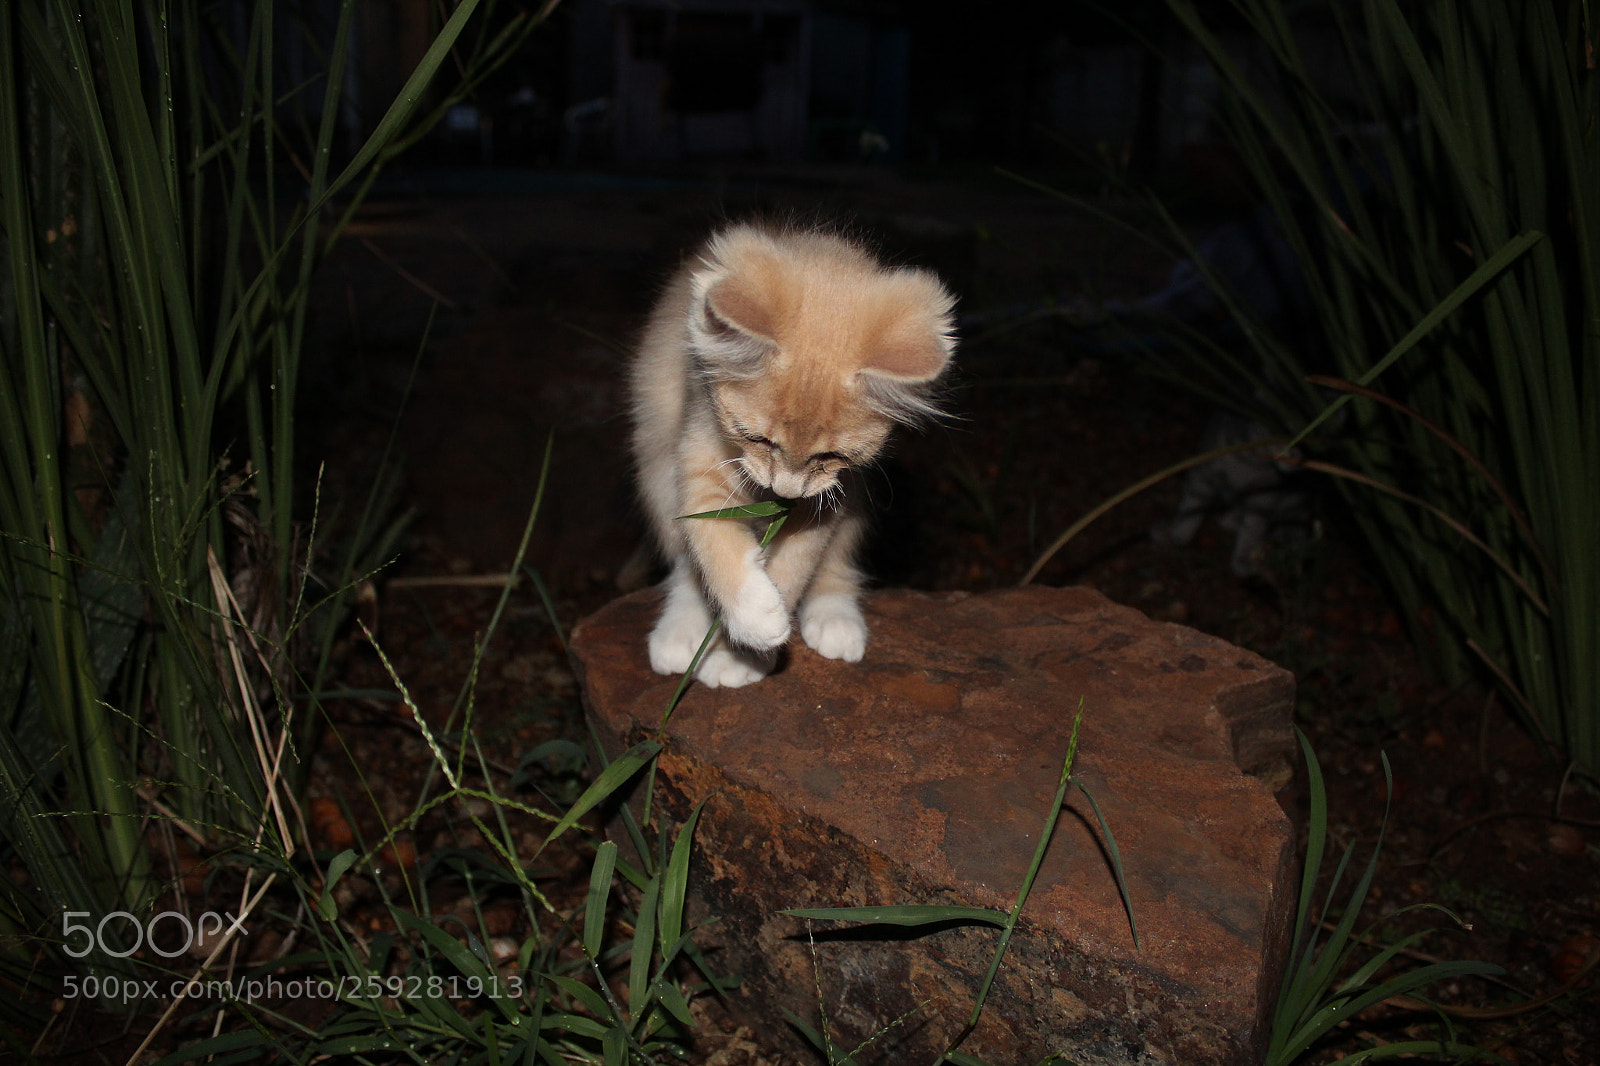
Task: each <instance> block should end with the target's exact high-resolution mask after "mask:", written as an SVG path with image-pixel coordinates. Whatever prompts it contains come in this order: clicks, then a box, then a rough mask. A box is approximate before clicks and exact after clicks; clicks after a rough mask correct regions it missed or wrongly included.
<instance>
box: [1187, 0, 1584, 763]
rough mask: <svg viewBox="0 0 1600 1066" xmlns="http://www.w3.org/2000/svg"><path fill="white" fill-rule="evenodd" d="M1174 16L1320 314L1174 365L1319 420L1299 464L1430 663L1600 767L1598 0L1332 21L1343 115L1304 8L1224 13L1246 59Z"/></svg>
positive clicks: (1365, 12) (1396, 12)
mask: <svg viewBox="0 0 1600 1066" xmlns="http://www.w3.org/2000/svg"><path fill="white" fill-rule="evenodd" d="M1170 6H1171V8H1172V9H1173V11H1174V12H1175V13H1176V14H1177V16H1178V17H1179V19H1180V20H1181V21H1182V22H1183V23H1184V25H1185V26H1186V27H1187V29H1188V30H1189V31H1190V32H1191V34H1192V35H1193V37H1194V39H1195V40H1196V41H1197V42H1198V43H1199V44H1200V46H1201V47H1202V49H1203V50H1204V52H1205V53H1206V55H1207V56H1208V57H1209V58H1210V60H1211V62H1212V64H1213V66H1214V68H1215V69H1216V71H1217V72H1218V74H1219V77H1220V82H1221V84H1222V85H1223V87H1224V89H1225V100H1224V103H1225V112H1224V114H1223V116H1222V117H1223V118H1224V120H1225V122H1226V128H1227V130H1228V133H1229V135H1230V137H1231V139H1232V142H1233V144H1234V146H1235V147H1236V148H1237V150H1238V152H1239V154H1240V157H1241V158H1242V160H1243V161H1244V163H1245V164H1246V166H1247V167H1248V169H1249V172H1250V174H1251V176H1252V178H1253V179H1254V181H1255V183H1256V185H1257V186H1258V188H1259V189H1260V190H1261V192H1262V194H1263V195H1264V197H1265V198H1266V200H1267V202H1268V203H1269V205H1270V206H1271V208H1272V211H1273V213H1274V215H1275V217H1276V220H1277V222H1278V225H1279V227H1280V230H1281V232H1282V235H1283V237H1284V239H1285V240H1286V241H1287V243H1288V245H1289V247H1290V248H1291V249H1292V250H1293V254H1294V257H1295V260H1296V262H1297V264H1298V265H1299V268H1300V270H1301V272H1302V273H1303V275H1304V278H1305V282H1306V286H1307V291H1308V293H1309V297H1310V300H1311V302H1312V322H1313V323H1314V324H1311V325H1306V324H1304V323H1302V326H1304V328H1302V329H1300V330H1298V331H1297V332H1296V333H1295V334H1294V335H1293V336H1278V335H1274V334H1273V333H1272V332H1271V330H1270V329H1267V328H1265V326H1264V325H1263V324H1260V323H1249V324H1248V325H1247V328H1246V329H1245V330H1244V335H1245V337H1246V338H1247V343H1246V344H1245V345H1244V346H1243V349H1242V350H1232V349H1229V348H1228V347H1226V346H1222V345H1216V344H1210V343H1207V342H1205V341H1204V340H1203V339H1200V338H1190V341H1191V345H1190V352H1191V354H1192V355H1195V356H1198V358H1192V359H1188V360H1186V361H1184V362H1183V364H1182V365H1181V367H1179V368H1178V369H1179V371H1180V373H1181V375H1182V376H1183V377H1184V379H1185V380H1187V381H1188V382H1189V383H1190V384H1191V385H1192V386H1193V387H1195V388H1197V389H1199V390H1200V391H1202V392H1204V393H1206V394H1208V395H1211V396H1213V397H1214V398H1217V399H1218V400H1219V401H1221V402H1224V403H1229V404H1231V405H1233V406H1241V405H1242V406H1246V407H1252V406H1253V409H1252V410H1250V411H1249V412H1248V413H1250V414H1251V415H1253V416H1255V417H1257V418H1259V419H1261V420H1262V421H1263V422H1264V423H1265V424H1267V425H1269V426H1272V427H1274V428H1277V429H1279V430H1284V431H1288V433H1290V434H1292V433H1294V432H1295V431H1296V430H1297V429H1299V428H1300V427H1306V430H1305V431H1303V432H1302V436H1303V437H1304V439H1305V444H1306V446H1307V449H1308V451H1309V452H1310V454H1311V455H1312V456H1313V458H1312V460H1311V461H1310V462H1308V463H1307V464H1306V465H1307V466H1310V467H1311V468H1313V469H1317V470H1320V471H1322V472H1324V473H1327V474H1329V475H1331V476H1332V477H1333V478H1334V483H1335V484H1336V485H1337V486H1338V489H1339V491H1340V493H1341V494H1342V495H1343V497H1344V499H1345V501H1346V502H1347V503H1348V504H1349V509H1350V512H1351V513H1352V514H1353V515H1354V517H1355V520H1356V522H1357V523H1358V525H1359V528H1360V530H1361V533H1362V535H1363V537H1364V539H1365V541H1366V543H1367V545H1368V546H1369V547H1370V548H1371V551H1372V555H1373V557H1374V558H1376V559H1377V560H1378V563H1379V565H1380V566H1381V567H1382V569H1383V572H1384V574H1385V576H1386V578H1387V580H1388V582H1389V583H1390V585H1391V586H1392V588H1393V589H1394V591H1395V594H1396V595H1397V597H1398V599H1399V600H1400V602H1401V603H1402V605H1403V606H1404V608H1405V615H1406V617H1407V619H1408V620H1409V622H1410V624H1411V625H1412V627H1413V631H1414V634H1415V637H1416V643H1417V645H1418V646H1419V647H1420V648H1422V649H1424V650H1425V651H1427V652H1430V653H1432V654H1435V655H1436V656H1437V657H1438V660H1439V663H1440V665H1441V666H1442V667H1443V669H1444V670H1445V671H1446V672H1447V674H1448V675H1450V676H1451V677H1461V676H1465V675H1467V674H1468V673H1471V672H1473V671H1474V670H1477V671H1480V672H1482V674H1483V675H1484V676H1485V677H1487V678H1488V679H1489V680H1491V681H1492V682H1493V683H1494V684H1497V685H1498V686H1499V687H1500V689H1501V691H1502V692H1504V693H1505V695H1506V697H1507V698H1508V701H1509V702H1510V703H1511V704H1512V705H1513V706H1514V707H1516V708H1517V709H1518V710H1519V711H1521V712H1522V713H1523V714H1524V716H1525V718H1526V720H1527V721H1528V722H1529V723H1530V724H1531V725H1532V727H1533V728H1534V730H1535V731H1536V732H1537V733H1538V734H1539V735H1540V736H1541V737H1543V738H1544V739H1545V740H1546V741H1547V742H1548V743H1549V744H1550V745H1551V746H1552V747H1553V748H1555V749H1558V750H1560V751H1562V752H1564V753H1565V754H1566V756H1567V757H1568V758H1570V759H1571V760H1572V761H1573V762H1574V763H1576V764H1577V766H1578V767H1579V768H1581V769H1582V770H1583V771H1585V772H1586V773H1588V774H1590V775H1595V774H1600V553H1596V551H1595V530H1596V529H1600V373H1597V372H1596V368H1597V367H1600V216H1597V214H1596V208H1597V201H1596V199H1595V195H1594V190H1595V189H1596V188H1600V137H1597V136H1596V128H1597V122H1600V71H1597V70H1596V69H1595V67H1594V63H1593V55H1594V35H1593V25H1592V23H1591V21H1590V12H1589V6H1588V4H1587V3H1585V2H1584V0H1562V2H1558V3H1554V4H1504V3H1500V2H1498V0H1469V2H1464V3H1463V2H1457V0H1428V2H1424V3H1418V4H1409V5H1401V4H1399V3H1397V2H1395V0H1365V2H1363V3H1361V4H1359V5H1346V4H1333V5H1328V7H1327V8H1326V10H1327V12H1329V13H1331V14H1332V15H1333V16H1334V21H1333V25H1334V26H1335V28H1336V29H1337V31H1338V33H1339V34H1340V35H1341V39H1342V41H1343V45H1344V48H1343V58H1344V61H1345V64H1346V68H1347V71H1348V74H1349V77H1350V79H1351V80H1352V82H1353V84H1352V86H1351V87H1350V91H1348V92H1344V93H1342V94H1341V98H1340V99H1338V100H1337V101H1336V100H1334V99H1333V98H1331V95H1330V94H1329V93H1327V92H1326V91H1325V90H1324V89H1323V88H1322V87H1320V86H1319V83H1318V79H1317V77H1316V76H1315V75H1316V71H1315V70H1314V69H1313V65H1312V64H1311V63H1310V62H1309V61H1308V58H1307V55H1308V53H1307V51H1306V50H1305V38H1304V37H1303V36H1302V35H1301V33H1300V29H1299V27H1298V26H1297V23H1296V21H1295V19H1294V18H1292V17H1291V12H1290V10H1289V7H1290V5H1287V4H1284V3H1281V2H1279V0H1234V4H1233V6H1234V8H1235V9H1236V12H1237V14H1238V16H1239V17H1240V18H1242V20H1243V21H1244V23H1245V25H1246V26H1247V27H1248V29H1249V31H1250V33H1251V34H1252V35H1253V37H1254V41H1253V42H1252V43H1251V44H1250V46H1249V49H1250V51H1249V56H1250V61H1249V62H1246V61H1245V60H1244V58H1243V56H1242V54H1241V53H1240V52H1239V51H1238V50H1237V49H1230V48H1229V47H1227V46H1226V45H1225V44H1224V42H1223V40H1222V39H1221V38H1220V37H1219V36H1218V35H1217V34H1216V32H1214V31H1213V29H1212V28H1211V26H1210V24H1209V23H1208V21H1207V19H1206V18H1205V17H1203V16H1202V14H1201V9H1200V7H1198V6H1197V5H1195V4H1193V3H1190V2H1188V0H1171V4H1170ZM1325 25H1326V24H1325ZM1324 32H1325V33H1326V32H1327V31H1326V30H1324ZM1202 266H1203V264H1202ZM1219 289H1221V290H1222V294H1223V299H1224V301H1225V302H1226V303H1227V304H1228V307H1229V309H1230V311H1232V312H1233V313H1234V314H1235V315H1236V316H1239V317H1240V319H1241V321H1244V320H1246V319H1247V316H1245V315H1244V313H1243V312H1242V309H1241V308H1240V307H1239V306H1238V305H1237V303H1236V302H1235V301H1234V299H1233V297H1232V295H1231V294H1229V293H1227V292H1226V290H1225V287H1222V286H1220V284H1219ZM1241 380H1244V381H1248V382H1251V383H1252V384H1253V385H1254V391H1253V395H1251V394H1249V393H1248V392H1247V390H1241V389H1239V388H1238V387H1237V383H1238V382H1239V381H1241ZM1325 390H1333V391H1335V392H1337V393H1338V394H1339V396H1338V399H1337V400H1336V401H1335V402H1334V404H1333V405H1332V407H1331V408H1330V407H1329V404H1328V392H1327V391H1325ZM1333 408H1339V409H1341V410H1340V411H1339V417H1338V418H1331V417H1329V414H1330V413H1331V412H1332V409H1333ZM1325 409H1326V410H1325ZM1307 434H1309V435H1307Z"/></svg>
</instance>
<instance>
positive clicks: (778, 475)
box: [772, 468, 806, 500]
mask: <svg viewBox="0 0 1600 1066" xmlns="http://www.w3.org/2000/svg"><path fill="white" fill-rule="evenodd" d="M772 491H773V492H776V493H777V494H778V495H779V496H783V497H785V498H787V499H791V500H795V499H799V498H800V497H801V496H804V495H805V494H806V475H805V471H803V470H802V471H794V470H784V469H781V468H780V469H777V470H774V471H773V472H772Z"/></svg>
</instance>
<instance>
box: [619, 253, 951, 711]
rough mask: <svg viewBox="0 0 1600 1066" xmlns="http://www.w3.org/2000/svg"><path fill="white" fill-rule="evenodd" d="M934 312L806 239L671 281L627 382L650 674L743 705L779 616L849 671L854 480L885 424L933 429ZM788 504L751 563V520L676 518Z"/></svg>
mask: <svg viewBox="0 0 1600 1066" xmlns="http://www.w3.org/2000/svg"><path fill="white" fill-rule="evenodd" d="M952 305H953V300H952V299H951V297H950V295H949V293H947V292H946V291H945V289H944V287H943V286H942V285H941V284H940V283H939V281H938V279H937V278H935V277H934V276H933V275H931V274H929V273H927V272H925V271H921V270H912V269H891V268H887V267H884V266H882V265H880V264H879V263H878V262H877V261H876V260H875V259H874V258H873V257H872V256H871V255H870V254H868V253H867V252H866V251H865V250H863V249H862V248H861V247H860V246H858V245H856V244H855V243H853V242H851V241H848V240H845V239H843V238H841V237H839V236H836V235H833V234H831V233H826V232H821V231H817V230H778V229H770V228H763V227H758V226H753V225H748V224H741V225H733V226H729V227H726V228H724V229H722V230H721V231H720V232H718V233H716V234H715V235H714V236H712V238H711V239H710V240H709V241H708V242H707V243H706V244H705V246H704V247H702V248H701V249H700V251H699V253H698V254H697V255H695V256H693V257H692V258H691V259H690V260H689V261H688V262H687V263H685V265H684V266H683V267H682V268H681V269H680V270H679V271H678V273H677V275H676V276H675V277H674V278H673V279H672V280H671V282H669V283H668V285H667V288H666V290H665V292H664V293H663V294H662V296H661V299H660V301H659V302H658V303H657V305H656V307H655V310H654V311H653V312H652V314H651V316H650V320H649V323H648V324H647V326H646V328H645V332H644V336H643V338H642V340H641V342H640V345H639V351H638V355H637V357H636V358H635V360H634V363H633V368H632V377H631V388H632V402H633V415H634V433H633V448H634V456H635V460H636V462H637V467H638V478H639V489H640V494H641V496H642V497H643V500H644V504H645V508H646V510H647V511H648V513H649V517H650V522H651V525H652V527H653V529H654V532H655V534H656V538H657V541H658V543H659V545H660V547H661V550H662V553H663V555H664V556H665V557H666V560H667V562H668V563H670V564H671V567H672V572H671V575H670V576H669V577H668V578H667V581H666V585H665V589H666V603H665V606H664V608H663V611H662V615H661V618H660V620H659V621H658V622H657V623H656V627H655V629H654V631H653V632H652V633H651V634H650V665H651V667H652V668H653V669H654V670H655V671H656V672H657V673H663V674H671V673H682V672H684V671H685V670H687V669H688V668H689V664H690V662H691V661H692V660H693V658H694V654H695V652H696V650H697V649H698V648H699V646H700V642H701V640H702V639H704V637H705V634H706V631H707V629H708V628H709V627H710V626H711V622H712V608H713V607H715V608H716V609H718V610H720V612H721V614H722V618H723V623H724V627H723V636H722V637H720V638H719V639H718V641H717V643H716V644H715V645H714V646H713V648H712V649H711V650H710V651H709V652H708V653H707V654H706V657H705V659H704V660H702V662H701V664H700V667H699V670H698V671H697V676H698V677H699V679H700V681H702V682H703V683H705V684H706V685H710V686H713V687H715V686H719V685H724V686H735V685H747V684H749V683H750V682H752V681H756V680H758V679H760V678H761V677H763V676H765V675H766V673H767V672H768V671H769V670H770V669H771V668H772V665H773V663H774V661H775V659H776V656H777V651H778V649H779V648H780V647H781V646H782V645H783V644H784V642H785V641H787V640H788V638H789V633H790V628H791V615H792V616H793V618H794V619H795V620H797V621H798V622H799V628H800V635H801V637H802V638H804V640H805V642H806V643H807V644H808V645H810V646H811V647H812V648H813V649H814V650H816V651H817V652H819V653H821V654H822V655H826V656H828V657H829V658H833V659H843V660H845V661H847V662H857V661H859V660H860V659H861V656H862V653H863V652H864V651H865V648H866V642H867V627H866V622H865V621H864V620H863V619H862V617H861V611H860V609H859V607H858V606H857V602H856V601H857V598H858V595H859V592H860V583H861V574H860V572H859V571H858V570H857V569H856V566H855V552H856V547H857V544H858V543H859V541H860V539H861V533H862V528H863V522H864V517H863V512H862V509H861V506H860V504H861V501H860V500H859V499H858V497H860V496H861V495H862V492H861V486H860V485H859V484H857V474H856V471H857V470H858V469H859V468H860V467H862V466H864V465H865V464H867V463H870V462H871V461H872V460H873V459H874V458H875V457H876V456H877V455H878V452H879V451H880V449H881V448H882V447H883V444H884V441H885V440H886V439H887V438H888V436H889V431H890V430H891V429H892V428H893V427H894V424H895V423H897V422H900V423H911V422H915V421H917V420H919V419H921V418H924V417H926V416H929V415H932V414H934V413H936V409H935V408H934V406H933V404H932V402H931V400H930V397H929V390H930V388H931V386H932V385H933V383H934V381H935V380H936V379H937V378H938V377H939V375H940V374H941V373H942V372H943V370H944V368H945V366H946V364H947V363H948V362H949V359H950V354H951V350H952V347H953V340H952V337H951V328H952V324H951V318H950V312H951V308H952ZM774 498H787V499H794V500H796V501H797V503H796V504H795V506H794V508H793V510H792V511H791V512H790V515H789V518H788V520H787V522H786V524H785V525H784V526H783V528H782V530H781V532H780V533H779V534H778V536H777V537H776V538H774V540H773V542H772V543H771V544H770V545H769V546H768V548H767V549H766V550H765V551H762V550H761V548H760V546H759V543H760V535H761V533H762V531H763V530H764V529H765V526H766V520H763V519H758V520H753V521H744V520H739V519H691V520H687V521H684V520H680V516H682V515H688V514H695V513H697V512H701V511H711V510H716V509H718V508H723V507H733V506H737V505H740V504H747V503H752V502H755V501H757V500H763V499H767V500H770V499H774Z"/></svg>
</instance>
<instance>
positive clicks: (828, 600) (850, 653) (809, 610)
mask: <svg viewBox="0 0 1600 1066" xmlns="http://www.w3.org/2000/svg"><path fill="white" fill-rule="evenodd" d="M800 636H801V637H802V638H804V640H805V642H806V644H807V645H808V646H809V647H810V648H811V650H812V651H814V652H816V653H817V654H818V655H825V656H827V657H828V658H830V659H843V660H844V661H845V662H847V663H858V662H860V661H861V657H862V656H863V655H865V654H866V651H867V620H866V619H865V618H862V617H861V608H859V607H857V606H856V601H855V598H854V597H853V596H845V595H841V594H838V593H834V594H830V595H827V596H818V597H816V598H815V599H812V600H807V601H806V603H805V606H803V607H801V608H800Z"/></svg>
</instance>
